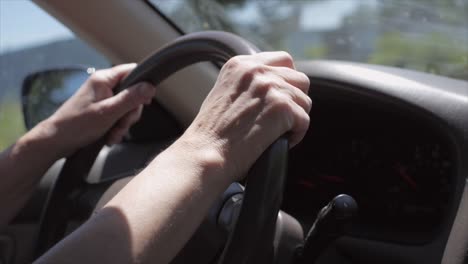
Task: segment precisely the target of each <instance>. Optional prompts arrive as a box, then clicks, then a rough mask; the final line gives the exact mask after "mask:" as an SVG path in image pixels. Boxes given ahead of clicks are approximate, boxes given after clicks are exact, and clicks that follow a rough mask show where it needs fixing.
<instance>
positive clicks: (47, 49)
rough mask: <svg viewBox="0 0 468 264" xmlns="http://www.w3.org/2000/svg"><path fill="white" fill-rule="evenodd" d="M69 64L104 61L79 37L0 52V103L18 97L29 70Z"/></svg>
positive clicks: (101, 64)
mask: <svg viewBox="0 0 468 264" xmlns="http://www.w3.org/2000/svg"><path fill="white" fill-rule="evenodd" d="M67 65H68V66H69V65H86V66H94V67H96V68H103V67H107V66H109V63H108V62H107V60H106V59H105V58H104V57H103V56H101V55H100V54H99V53H97V52H96V51H94V49H92V48H90V47H89V46H88V45H87V44H85V43H84V42H83V41H81V40H79V39H67V40H60V41H56V42H52V43H49V44H46V45H40V46H36V47H32V48H27V49H23V50H19V51H13V52H8V53H4V54H1V55H0V102H1V101H2V99H5V98H6V97H8V98H11V99H13V100H15V99H18V96H19V94H20V92H21V85H22V82H23V79H24V77H25V76H26V75H28V74H29V73H32V72H35V71H39V70H44V69H48V68H56V67H65V66H67Z"/></svg>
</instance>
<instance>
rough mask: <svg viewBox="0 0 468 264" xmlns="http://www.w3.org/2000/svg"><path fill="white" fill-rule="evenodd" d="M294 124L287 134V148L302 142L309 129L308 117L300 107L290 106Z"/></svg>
mask: <svg viewBox="0 0 468 264" xmlns="http://www.w3.org/2000/svg"><path fill="white" fill-rule="evenodd" d="M291 111H292V112H293V116H294V124H293V126H292V128H291V130H290V132H289V146H290V147H291V148H292V147H294V146H296V145H297V144H298V143H299V142H301V141H302V139H303V138H304V136H305V135H306V133H307V130H308V129H309V123H310V117H309V114H308V113H306V112H305V111H304V109H303V108H302V107H300V106H299V105H297V104H293V105H292V106H291Z"/></svg>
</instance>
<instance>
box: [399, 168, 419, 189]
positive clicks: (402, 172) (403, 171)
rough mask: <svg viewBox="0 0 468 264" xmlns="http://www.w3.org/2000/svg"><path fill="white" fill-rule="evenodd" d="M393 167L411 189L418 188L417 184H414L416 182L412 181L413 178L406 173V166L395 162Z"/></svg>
mask: <svg viewBox="0 0 468 264" xmlns="http://www.w3.org/2000/svg"><path fill="white" fill-rule="evenodd" d="M395 169H396V170H397V172H398V174H399V175H400V176H401V178H403V180H405V182H406V183H407V184H408V185H409V186H410V187H411V188H412V189H413V190H417V189H418V185H417V184H416V182H415V181H414V179H413V178H412V177H411V176H410V175H409V174H408V172H407V171H406V168H405V167H404V166H403V165H401V164H400V163H397V164H396V165H395Z"/></svg>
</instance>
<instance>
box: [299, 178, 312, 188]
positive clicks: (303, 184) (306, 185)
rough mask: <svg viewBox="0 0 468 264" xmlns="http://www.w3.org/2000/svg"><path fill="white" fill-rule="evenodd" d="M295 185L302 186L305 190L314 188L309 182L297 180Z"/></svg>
mask: <svg viewBox="0 0 468 264" xmlns="http://www.w3.org/2000/svg"><path fill="white" fill-rule="evenodd" d="M297 183H298V184H299V185H302V186H303V187H306V188H307V189H314V188H315V184H313V183H312V182H310V181H309V180H305V179H299V181H298V182H297Z"/></svg>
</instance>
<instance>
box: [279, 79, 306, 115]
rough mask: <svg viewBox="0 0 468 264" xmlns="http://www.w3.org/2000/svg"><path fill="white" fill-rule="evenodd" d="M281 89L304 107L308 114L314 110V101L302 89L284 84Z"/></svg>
mask: <svg viewBox="0 0 468 264" xmlns="http://www.w3.org/2000/svg"><path fill="white" fill-rule="evenodd" d="M279 89H280V90H281V91H282V92H284V93H286V94H287V95H288V96H289V97H290V98H291V99H292V101H293V102H294V103H296V104H297V105H299V106H300V107H302V109H304V111H305V112H306V113H309V112H310V109H311V108H312V99H310V97H309V96H308V95H307V94H305V93H304V92H303V91H302V90H301V89H299V88H297V87H295V86H293V85H291V84H289V83H286V82H284V83H283V84H282V85H281V86H280V87H279Z"/></svg>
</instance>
